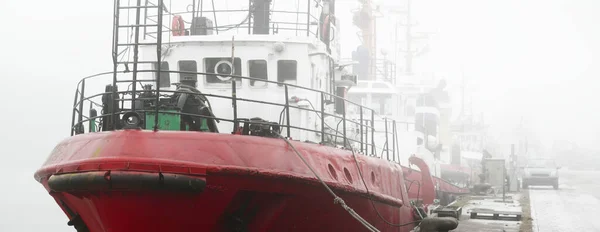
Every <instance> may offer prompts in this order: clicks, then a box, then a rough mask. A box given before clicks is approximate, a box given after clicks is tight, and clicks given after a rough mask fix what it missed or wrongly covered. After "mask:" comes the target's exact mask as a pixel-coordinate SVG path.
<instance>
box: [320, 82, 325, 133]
mask: <svg viewBox="0 0 600 232" xmlns="http://www.w3.org/2000/svg"><path fill="white" fill-rule="evenodd" d="M321 144H325V93H323V92H321Z"/></svg>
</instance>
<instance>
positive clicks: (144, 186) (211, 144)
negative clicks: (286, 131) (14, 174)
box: [35, 131, 415, 232]
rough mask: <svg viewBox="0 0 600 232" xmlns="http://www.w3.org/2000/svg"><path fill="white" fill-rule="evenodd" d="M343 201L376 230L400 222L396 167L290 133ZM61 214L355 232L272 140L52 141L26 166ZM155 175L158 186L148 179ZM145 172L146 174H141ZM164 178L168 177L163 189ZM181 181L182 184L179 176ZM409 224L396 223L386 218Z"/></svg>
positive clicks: (110, 229)
mask: <svg viewBox="0 0 600 232" xmlns="http://www.w3.org/2000/svg"><path fill="white" fill-rule="evenodd" d="M292 143H293V144H294V146H295V147H296V148H297V149H298V150H299V151H300V153H301V154H302V155H303V156H304V158H305V159H306V160H307V162H308V163H309V164H310V165H311V166H312V167H313V168H314V169H315V171H316V172H317V173H318V175H319V176H320V177H321V178H322V179H323V180H324V181H325V182H326V183H327V184H328V185H329V186H331V187H332V189H333V190H334V192H336V194H338V195H339V196H340V197H341V198H343V199H344V201H345V202H346V203H347V204H348V206H350V207H352V208H353V209H354V210H355V211H356V212H357V213H358V214H359V215H361V216H362V217H363V218H364V219H366V220H367V221H368V222H369V223H371V224H372V225H374V226H375V227H377V228H378V229H379V230H381V231H410V230H411V229H412V228H413V224H411V223H410V222H412V221H414V220H415V218H414V213H413V210H412V209H411V207H409V203H408V194H407V192H406V189H405V184H404V183H403V180H404V178H403V172H402V167H401V166H400V165H397V164H393V163H389V162H387V161H384V160H380V159H377V158H372V157H366V156H362V155H358V154H357V155H356V158H357V159H358V164H359V166H360V168H361V170H362V172H363V175H364V181H365V184H366V185H367V186H368V188H369V191H370V194H367V192H366V190H365V187H364V185H363V182H362V181H361V179H360V177H359V174H358V170H357V168H356V164H355V161H354V158H353V157H352V154H351V152H350V151H346V150H341V149H336V148H331V147H327V146H321V145H318V144H310V143H300V142H292ZM35 177H36V179H37V180H38V181H39V182H41V183H42V184H43V185H44V187H45V188H46V189H47V190H48V191H49V193H50V195H52V196H53V197H54V199H55V200H56V202H57V203H58V204H59V206H60V207H61V208H62V209H63V211H64V212H65V214H66V215H67V216H69V218H70V219H71V220H73V219H74V218H77V217H76V215H79V216H80V218H81V219H82V220H83V222H84V223H85V225H86V226H87V227H88V228H89V230H90V231H92V232H97V231H103V232H121V231H365V230H366V229H365V228H364V227H363V226H362V225H361V224H360V223H359V222H358V221H356V220H355V219H354V218H352V217H351V216H350V215H349V214H348V213H347V212H346V211H345V210H344V209H342V208H341V207H340V206H339V205H336V204H334V202H333V198H332V197H331V195H329V193H328V192H327V191H326V190H325V189H324V187H323V186H322V185H321V184H320V182H318V181H317V180H316V178H315V177H314V175H313V173H312V172H311V171H310V170H309V169H308V167H307V166H306V165H305V164H304V163H302V161H301V160H300V159H299V158H298V157H297V155H296V154H295V153H294V152H293V150H292V149H291V148H290V147H289V146H288V145H287V144H286V142H285V141H283V140H281V139H270V138H261V137H252V136H241V135H228V134H214V133H198V132H168V131H165V132H150V131H115V132H102V133H92V134H85V135H78V136H73V137H71V138H68V139H66V140H65V141H63V142H61V143H60V144H59V145H58V146H57V147H56V148H55V149H54V151H53V152H52V154H51V155H50V157H49V158H48V160H47V161H46V163H45V164H44V165H43V167H42V168H41V169H40V170H38V172H36V175H35ZM159 179H160V181H161V185H160V188H159V187H157V186H152V184H149V183H150V182H148V180H150V181H154V180H159ZM145 181H146V182H145ZM168 181H173V183H178V184H179V185H176V184H173V185H172V186H171V187H172V188H165V186H167V182H168ZM181 183H183V184H181ZM372 202H373V204H374V205H375V208H376V209H377V211H378V213H379V214H380V215H381V217H383V218H384V219H385V220H386V221H387V222H391V223H394V224H409V225H407V226H402V227H397V226H391V225H388V224H387V223H386V222H385V221H383V220H382V219H381V218H380V217H379V216H378V213H377V212H376V211H375V209H374V207H373V205H372Z"/></svg>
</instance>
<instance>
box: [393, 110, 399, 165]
mask: <svg viewBox="0 0 600 232" xmlns="http://www.w3.org/2000/svg"><path fill="white" fill-rule="evenodd" d="M392 123H393V124H392V149H393V150H392V161H394V162H395V161H396V145H397V144H396V141H397V139H398V137H397V136H398V135H397V134H396V120H392Z"/></svg>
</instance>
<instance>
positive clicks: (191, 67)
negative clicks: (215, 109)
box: [178, 60, 198, 87]
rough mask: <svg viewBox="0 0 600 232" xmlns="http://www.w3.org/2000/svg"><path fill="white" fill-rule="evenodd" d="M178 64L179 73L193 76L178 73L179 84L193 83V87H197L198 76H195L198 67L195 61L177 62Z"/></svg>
mask: <svg viewBox="0 0 600 232" xmlns="http://www.w3.org/2000/svg"><path fill="white" fill-rule="evenodd" d="M178 64H179V71H181V72H192V73H194V74H191V73H180V74H179V82H180V83H182V82H189V83H193V86H194V87H195V86H197V84H198V74H195V73H197V72H198V66H197V64H196V61H195V60H180V61H179V62H178Z"/></svg>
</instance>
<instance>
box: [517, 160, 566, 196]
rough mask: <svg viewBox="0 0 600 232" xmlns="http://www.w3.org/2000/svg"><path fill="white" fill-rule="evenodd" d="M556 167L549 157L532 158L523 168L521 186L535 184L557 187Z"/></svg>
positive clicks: (557, 167)
mask: <svg viewBox="0 0 600 232" xmlns="http://www.w3.org/2000/svg"><path fill="white" fill-rule="evenodd" d="M558 169H560V167H559V166H558V165H556V162H555V161H554V160H551V159H532V160H529V162H527V166H525V168H524V170H523V182H522V184H523V188H525V189H526V188H529V186H535V185H550V186H552V187H554V189H558V179H559V178H558Z"/></svg>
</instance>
